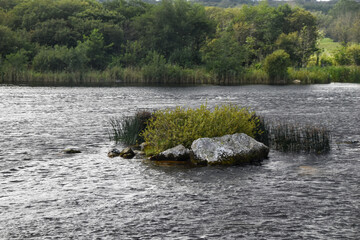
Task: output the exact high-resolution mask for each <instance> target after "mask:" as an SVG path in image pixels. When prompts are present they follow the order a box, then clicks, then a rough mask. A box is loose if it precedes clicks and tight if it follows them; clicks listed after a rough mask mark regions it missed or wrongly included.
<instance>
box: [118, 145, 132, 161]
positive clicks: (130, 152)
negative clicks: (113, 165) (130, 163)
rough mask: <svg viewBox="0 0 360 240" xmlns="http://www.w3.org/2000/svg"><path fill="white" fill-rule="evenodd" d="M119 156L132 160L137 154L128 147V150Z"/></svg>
mask: <svg viewBox="0 0 360 240" xmlns="http://www.w3.org/2000/svg"><path fill="white" fill-rule="evenodd" d="M119 155H120V157H122V158H126V159H131V158H133V157H134V156H135V153H134V151H133V150H132V149H131V148H129V147H127V148H125V149H123V150H122V151H121V152H120V154H119Z"/></svg>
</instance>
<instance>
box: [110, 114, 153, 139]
mask: <svg viewBox="0 0 360 240" xmlns="http://www.w3.org/2000/svg"><path fill="white" fill-rule="evenodd" d="M151 117H152V114H151V113H150V112H147V111H139V112H137V113H136V114H135V115H134V116H131V117H125V118H111V119H110V120H109V122H110V125H111V131H110V132H109V138H110V140H114V141H115V142H116V143H118V142H121V143H123V144H126V145H135V144H139V143H141V142H144V139H143V137H142V135H141V134H140V133H141V132H142V131H144V129H145V128H146V126H147V122H148V120H149V119H150V118H151Z"/></svg>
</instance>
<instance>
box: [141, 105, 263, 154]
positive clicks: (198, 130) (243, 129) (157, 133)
mask: <svg viewBox="0 0 360 240" xmlns="http://www.w3.org/2000/svg"><path fill="white" fill-rule="evenodd" d="M257 121H258V119H257V118H252V113H251V112H249V110H248V109H246V108H240V107H238V106H233V105H224V106H216V107H215V109H214V110H213V111H211V110H210V109H208V108H207V106H206V105H201V106H200V107H199V108H197V109H191V108H188V109H185V108H181V107H177V108H175V109H173V110H170V109H167V110H159V111H157V112H155V113H154V117H153V118H151V119H150V120H149V123H148V126H147V127H146V129H145V130H144V132H143V133H142V134H141V135H142V136H143V137H144V140H145V141H146V142H148V143H150V144H151V145H150V146H151V148H150V149H147V150H146V153H147V154H149V153H154V154H156V153H159V152H161V151H164V150H166V149H169V148H172V147H175V146H177V145H179V144H182V145H184V146H185V147H188V148H189V147H190V146H191V144H192V142H193V141H194V140H196V139H198V138H203V137H219V136H223V135H226V134H234V133H246V134H247V135H249V136H252V137H253V136H254V135H255V132H254V130H255V128H256V122H257Z"/></svg>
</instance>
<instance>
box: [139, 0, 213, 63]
mask: <svg viewBox="0 0 360 240" xmlns="http://www.w3.org/2000/svg"><path fill="white" fill-rule="evenodd" d="M135 25H136V29H137V32H138V34H139V35H140V36H139V38H140V40H141V41H142V42H143V44H144V46H145V47H146V48H148V49H150V50H155V51H157V52H158V53H160V54H161V55H163V56H165V58H166V59H169V58H170V56H171V55H172V53H173V52H174V51H183V50H184V49H188V48H190V49H191V51H192V53H193V55H192V59H188V61H189V62H191V63H195V64H198V63H200V55H199V50H200V48H201V46H202V44H203V43H204V41H205V39H206V37H207V36H208V35H209V34H211V33H212V32H213V31H214V30H215V26H214V25H213V23H212V21H211V20H210V19H209V18H208V17H207V16H206V13H205V9H204V7H203V6H200V5H198V4H191V3H189V2H187V1H185V0H174V1H172V0H163V1H162V2H161V3H160V4H159V5H156V6H154V7H152V8H151V9H150V11H148V12H147V13H145V14H143V15H141V16H140V17H138V18H136V22H135ZM172 59H173V61H174V63H179V62H178V59H177V58H176V57H172Z"/></svg>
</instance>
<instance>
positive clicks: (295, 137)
mask: <svg viewBox="0 0 360 240" xmlns="http://www.w3.org/2000/svg"><path fill="white" fill-rule="evenodd" d="M258 128H259V129H260V130H261V131H259V132H260V134H259V135H257V136H255V137H256V139H257V140H258V141H260V142H262V143H264V144H265V145H267V146H269V147H270V148H273V149H276V150H279V151H282V152H294V153H298V152H305V153H316V154H322V153H327V152H329V151H330V142H331V134H330V131H329V130H328V129H327V128H326V127H318V126H310V125H300V124H294V123H285V122H282V123H277V124H275V123H271V122H267V121H265V120H264V119H263V118H259V124H258Z"/></svg>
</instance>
